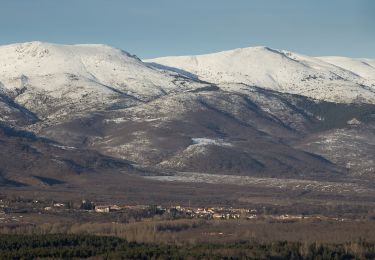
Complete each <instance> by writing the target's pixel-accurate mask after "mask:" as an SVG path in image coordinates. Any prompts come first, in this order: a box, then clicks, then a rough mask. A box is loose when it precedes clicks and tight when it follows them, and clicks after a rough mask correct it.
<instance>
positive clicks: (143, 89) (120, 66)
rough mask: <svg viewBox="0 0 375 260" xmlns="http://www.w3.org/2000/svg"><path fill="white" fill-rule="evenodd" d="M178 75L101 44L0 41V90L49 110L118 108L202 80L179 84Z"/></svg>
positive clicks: (186, 87) (28, 106)
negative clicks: (88, 107) (10, 42)
mask: <svg viewBox="0 0 375 260" xmlns="http://www.w3.org/2000/svg"><path fill="white" fill-rule="evenodd" d="M178 77H179V75H176V74H175V73H170V72H168V73H167V72H162V71H160V70H157V69H154V68H151V67H149V66H147V65H146V64H144V63H143V62H142V61H141V60H140V59H139V58H137V57H136V56H134V55H131V54H129V53H127V52H125V51H123V50H120V49H116V48H113V47H110V46H107V45H101V44H78V45H60V44H51V43H44V42H27V43H19V44H11V45H5V46H0V90H1V91H2V92H6V93H9V95H11V96H13V97H15V99H16V101H17V102H19V103H20V104H21V105H24V106H26V107H27V108H30V109H31V108H33V109H34V110H35V108H38V107H44V110H50V109H51V108H52V106H53V104H55V105H56V106H57V107H61V106H62V104H75V105H76V106H78V104H79V105H82V106H83V107H85V106H87V103H90V104H91V106H98V105H100V106H107V107H108V106H109V107H110V106H116V107H117V106H120V107H123V106H127V105H129V104H128V103H129V102H130V101H131V102H139V101H147V100H150V99H153V98H156V97H159V96H162V95H165V94H167V93H170V92H173V91H177V90H178V91H183V90H186V89H189V88H194V87H195V85H199V86H201V85H202V84H199V83H195V82H191V84H185V83H186V82H183V81H189V80H188V79H186V78H182V77H181V79H179V78H178ZM199 86H198V87H199ZM124 99H127V100H130V101H124ZM42 100H43V101H42ZM47 100H48V102H47ZM119 100H121V101H119ZM119 102H120V103H121V104H119Z"/></svg>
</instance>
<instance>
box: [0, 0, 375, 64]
mask: <svg viewBox="0 0 375 260" xmlns="http://www.w3.org/2000/svg"><path fill="white" fill-rule="evenodd" d="M32 40H39V41H48V42H55V43H105V44H109V45H112V46H115V47H118V48H121V49H124V50H126V51H129V52H131V53H133V54H136V55H138V56H139V57H141V58H151V57H157V56H167V55H185V54H201V53H208V52H215V51H219V50H226V49H233V48H238V47H248V46H257V45H266V46H269V47H272V48H277V49H287V50H291V51H296V52H300V53H304V54H308V55H342V56H351V57H369V58H375V0H254V1H251V0H237V1H236V0H148V1H146V0H101V1H99V0H0V44H7V43H14V42H25V41H32Z"/></svg>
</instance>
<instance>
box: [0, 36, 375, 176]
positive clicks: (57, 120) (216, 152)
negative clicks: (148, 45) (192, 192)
mask: <svg viewBox="0 0 375 260" xmlns="http://www.w3.org/2000/svg"><path fill="white" fill-rule="evenodd" d="M373 65H374V61H373V60H369V59H360V60H355V59H349V58H332V57H320V58H312V57H307V56H303V55H299V54H295V53H290V52H287V51H277V50H272V49H269V48H266V47H255V48H246V49H238V50H233V51H226V52H221V53H217V54H209V55H200V56H189V57H167V58H159V59H153V60H147V61H141V60H140V59H138V58H137V57H136V56H134V55H131V54H129V53H127V52H125V51H122V50H119V49H115V48H112V47H109V46H106V45H58V44H50V43H42V42H30V43H21V44H12V45H6V46H0V121H1V122H0V123H1V124H3V125H4V129H9V128H10V127H14V128H16V129H17V131H19V130H20V129H21V130H23V131H21V133H27V135H29V134H30V132H32V133H33V134H34V135H35V136H36V137H35V138H40V137H43V138H42V139H43V140H44V138H48V139H49V140H52V141H53V142H52V143H54V142H58V143H59V147H70V148H72V149H71V150H70V148H69V149H60V148H59V149H55V148H56V147H55V146H53V145H52V147H54V148H51V144H50V143H48V145H47V144H46V145H44V144H43V146H42V145H39V143H38V142H34V141H30V140H24V139H22V138H23V137H22V136H21V137H19V136H16V137H13V136H11V137H9V136H8V135H6V134H5V132H4V141H3V143H7V144H9V143H14V144H15V147H16V148H17V147H18V148H17V149H13V148H12V147H9V145H8V146H7V147H5V148H4V149H3V154H7V155H9V156H8V157H6V158H8V159H4V160H3V161H2V164H0V174H2V176H5V178H7V179H9V180H11V179H12V178H11V176H9V175H7V172H9V169H11V168H12V167H13V169H15V170H14V171H22V170H20V169H19V168H17V167H15V166H17V165H14V162H13V161H11V159H9V158H13V157H14V156H12V155H11V154H15V153H17V151H20V150H21V151H22V149H23V148H22V147H25V142H26V143H27V145H26V148H25V149H26V150H27V151H31V153H28V152H27V151H26V152H25V154H26V155H25V156H23V155H22V156H23V157H22V156H21V157H22V158H29V159H30V160H36V159H35V158H36V157H38V156H39V157H40V158H50V159H51V160H52V162H53V167H54V168H53V169H57V168H58V167H59V165H60V163H57V164H56V161H55V159H56V158H60V157H61V154H64V156H66V158H69V159H67V160H68V161H69V160H71V159H70V158H74V159H77V160H73V161H74V162H75V163H77V162H76V161H80V163H78V164H79V165H81V164H82V165H86V166H87V167H85V168H86V169H94V168H95V167H93V168H92V167H89V166H90V163H92V162H93V161H96V160H99V159H100V160H105V161H107V159H108V160H110V161H112V160H114V161H115V162H116V160H119V161H120V162H126V163H128V162H129V163H130V164H132V165H133V166H134V165H135V166H137V167H141V168H142V169H147V170H149V169H152V171H153V172H160V171H161V172H165V171H168V172H170V171H172V172H173V171H194V172H198V173H199V172H201V173H210V174H224V175H247V176H257V177H265V176H266V177H278V178H284V179H285V178H290V177H292V178H310V179H311V178H312V179H316V178H335V179H337V178H344V177H345V178H347V177H348V176H349V177H352V176H361V177H363V178H374V177H375V174H373V169H374V168H375V162H374V161H371V160H369V161H368V163H367V164H366V165H361V163H360V158H359V157H353V158H352V160H351V161H350V165H349V164H346V163H345V162H346V161H347V157H348V153H347V154H342V153H341V151H345V149H343V146H345V144H346V143H352V146H351V147H350V149H349V150H350V151H351V153H352V152H353V151H360V153H359V154H373V153H374V152H375V148H374V147H373V145H371V144H370V142H367V143H368V145H363V144H364V143H366V140H367V138H371V137H372V136H373V135H372V134H371V133H372V131H373V129H374V127H375V116H374V115H375V85H374V84H375V79H374V76H373V74H372V71H373ZM353 122H355V125H353ZM17 133H18V132H17ZM344 136H345V142H341V140H342V139H343V138H344ZM38 140H39V139H38ZM330 140H334V145H333V143H332V142H333V141H332V142H331V141H330ZM0 144H1V142H0ZM40 147H43V149H41V148H40ZM335 147H340V149H336V148H335ZM62 150H63V151H62ZM70 151H76V152H75V153H73V152H70ZM77 151H78V152H77ZM86 151H91V152H92V157H84V156H83V154H84V153H85V152H86ZM91 152H88V153H91ZM49 153H50V154H49ZM39 157H38V158H39ZM75 157H78V158H75ZM81 157H82V158H81ZM4 158H5V157H4ZM14 158H15V157H14ZM80 158H81V159H82V160H79V159H80ZM95 158H96V159H95ZM7 161H10V162H9V163H8V164H7ZM42 161H43V160H40V162H42ZM75 163H73V165H75ZM120 164H121V163H120ZM24 165H26V166H27V165H34V164H32V163H31V162H30V163H28V162H27V161H26V162H25V164H24ZM51 165H52V164H51ZM61 165H63V164H61ZM69 165H72V162H69V163H65V166H64V165H63V166H61V167H63V168H62V170H61V172H64V171H65V170H64V169H66V167H70V166H69ZM116 165H117V163H115V167H114V169H113V171H116ZM360 165H361V166H360ZM8 166H9V167H8ZM26 166H25V167H26ZM30 167H31V166H30ZM51 167H52V166H51ZM56 167H57V168H56ZM104 168H106V167H104ZM107 168H108V167H107ZM107 168H106V169H107ZM109 168H111V167H109ZM34 170H35V171H37V170H36V169H34ZM359 171H360V174H358V172H359ZM21 174H22V173H21ZM45 174H47V175H48V173H45ZM16 181H19V179H16Z"/></svg>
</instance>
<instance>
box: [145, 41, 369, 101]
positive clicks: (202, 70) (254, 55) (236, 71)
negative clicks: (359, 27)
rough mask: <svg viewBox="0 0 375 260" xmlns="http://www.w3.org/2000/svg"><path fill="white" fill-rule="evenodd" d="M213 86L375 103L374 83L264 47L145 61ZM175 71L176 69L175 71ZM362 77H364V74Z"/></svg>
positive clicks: (359, 75)
mask: <svg viewBox="0 0 375 260" xmlns="http://www.w3.org/2000/svg"><path fill="white" fill-rule="evenodd" d="M146 62H149V63H150V64H151V65H153V66H155V67H157V68H160V69H163V70H172V71H181V70H182V71H185V72H186V73H185V74H186V75H189V74H192V75H195V76H196V77H197V78H199V79H202V80H205V81H209V82H213V83H215V84H225V83H237V84H238V83H241V84H246V85H252V86H258V87H261V88H266V89H271V90H274V91H279V92H283V93H291V94H298V95H303V96H307V97H311V98H314V99H318V100H324V101H332V102H340V103H351V102H361V103H362V102H366V103H372V104H374V103H375V80H374V79H373V78H371V77H362V76H361V74H358V73H357V72H358V71H351V70H348V69H347V68H345V67H343V68H341V67H338V66H335V65H332V64H330V63H328V62H325V61H324V60H322V59H318V58H313V57H308V56H304V55H300V54H296V53H292V52H288V51H280V50H274V49H270V48H267V47H252V48H243V49H236V50H230V51H224V52H219V53H213V54H206V55H197V56H181V57H163V58H157V59H151V60H146ZM174 68H176V69H174ZM362 75H366V73H365V72H364V73H363V74H362Z"/></svg>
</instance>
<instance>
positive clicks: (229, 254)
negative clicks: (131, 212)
mask: <svg viewBox="0 0 375 260" xmlns="http://www.w3.org/2000/svg"><path fill="white" fill-rule="evenodd" d="M89 257H100V258H102V259H202V258H203V259H374V258H375V246H374V244H371V243H368V242H365V241H358V242H353V243H345V244H318V243H310V244H307V243H300V242H273V243H257V242H238V243H232V244H207V243H206V244H199V245H194V246H188V245H186V246H183V245H179V246H177V245H167V244H146V243H136V242H127V241H126V240H124V239H120V238H116V237H107V236H92V235H67V234H53V235H0V259H35V258H63V259H67V258H68V259H69V258H89Z"/></svg>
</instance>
